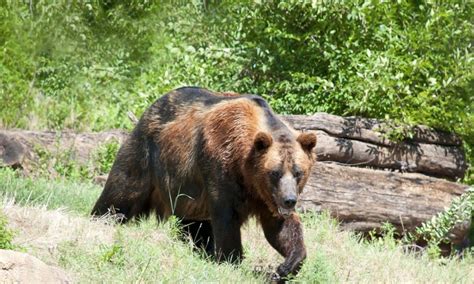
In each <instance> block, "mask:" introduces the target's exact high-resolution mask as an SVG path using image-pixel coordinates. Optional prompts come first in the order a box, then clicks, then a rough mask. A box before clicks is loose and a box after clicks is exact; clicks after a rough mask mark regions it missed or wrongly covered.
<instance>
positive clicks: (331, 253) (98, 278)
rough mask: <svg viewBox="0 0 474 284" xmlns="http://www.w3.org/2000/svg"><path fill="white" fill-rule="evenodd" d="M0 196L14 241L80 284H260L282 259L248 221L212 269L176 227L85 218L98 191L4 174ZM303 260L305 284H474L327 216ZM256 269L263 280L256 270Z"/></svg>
mask: <svg viewBox="0 0 474 284" xmlns="http://www.w3.org/2000/svg"><path fill="white" fill-rule="evenodd" d="M0 185H1V186H0V196H3V200H4V208H3V211H4V212H5V215H6V216H7V218H8V220H9V224H10V227H11V228H12V229H13V230H14V231H15V232H16V236H15V239H14V243H15V244H17V245H20V246H21V247H22V248H25V249H26V250H27V251H28V252H29V253H31V254H33V255H35V256H37V257H39V258H40V259H42V260H43V261H45V262H47V263H49V264H55V265H59V266H60V267H62V268H63V269H64V270H66V271H67V273H68V274H70V275H71V276H72V277H73V278H74V279H75V281H77V282H79V283H90V282H93V283H97V282H107V283H121V282H125V283H131V282H141V283H155V282H165V283H182V282H185V283H188V282H193V283H202V282H222V283H227V282H232V283H236V282H238V283H240V282H257V283H261V282H264V281H265V279H266V278H265V277H266V273H269V272H271V271H273V270H274V269H275V267H276V266H277V265H278V264H279V263H280V262H281V261H282V258H281V256H279V255H278V254H277V253H276V251H275V250H273V249H272V248H271V247H270V245H269V244H268V243H267V242H266V240H265V238H264V236H263V233H262V230H261V229H260V228H259V227H258V225H257V224H256V223H255V221H253V220H251V221H250V222H249V223H248V224H247V225H246V226H245V227H244V229H243V230H242V233H243V245H244V251H245V256H246V258H245V259H244V261H243V263H242V264H241V265H239V266H233V265H229V264H222V265H218V264H216V263H214V262H213V261H211V260H208V259H204V258H202V257H201V256H200V255H198V254H197V253H195V252H193V250H192V246H191V244H190V243H189V242H182V241H179V240H178V233H177V221H176V220H175V219H171V220H170V221H168V222H165V223H158V222H157V221H156V218H149V219H146V220H143V221H141V222H132V223H129V224H127V225H123V226H120V225H111V224H110V223H109V224H107V222H105V221H106V220H99V221H97V220H90V218H89V217H88V213H89V211H90V208H91V207H92V205H93V203H94V201H95V199H96V198H97V197H98V195H99V193H100V190H101V189H100V188H99V187H98V186H95V185H92V184H89V183H78V182H71V181H67V180H59V181H58V180H46V179H38V180H32V179H30V178H24V177H19V176H17V175H16V174H15V173H14V172H12V171H11V170H0ZM302 220H303V224H304V226H305V232H304V233H305V242H306V245H307V250H308V259H307V261H306V262H305V265H304V266H303V268H302V270H301V272H300V274H299V275H298V277H297V278H296V279H295V280H297V281H301V282H305V283H338V282H378V283H380V282H402V283H404V282H422V283H426V282H430V283H432V282H444V283H446V282H451V283H452V282H456V283H468V282H470V281H472V279H474V269H473V268H474V258H473V256H472V254H471V255H470V254H467V255H466V257H465V258H464V259H458V258H454V257H453V258H446V259H432V258H430V257H429V255H428V254H426V253H422V254H413V253H405V252H404V249H403V247H402V245H400V244H399V243H398V242H397V241H396V240H394V239H393V237H392V236H390V235H388V236H386V237H384V238H379V239H375V240H374V241H367V240H362V239H361V238H360V237H358V236H357V235H356V234H354V233H351V232H344V231H340V229H339V227H338V224H337V222H336V221H335V220H334V219H332V218H330V217H329V216H328V215H327V214H315V213H311V214H304V215H303V216H302ZM255 271H260V272H255Z"/></svg>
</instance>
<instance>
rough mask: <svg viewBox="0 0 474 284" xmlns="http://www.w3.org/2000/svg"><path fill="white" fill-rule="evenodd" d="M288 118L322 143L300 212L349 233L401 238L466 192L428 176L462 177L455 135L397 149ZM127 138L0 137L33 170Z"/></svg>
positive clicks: (18, 162)
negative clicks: (383, 229)
mask: <svg viewBox="0 0 474 284" xmlns="http://www.w3.org/2000/svg"><path fill="white" fill-rule="evenodd" d="M283 118H285V119H286V120H287V121H289V123H290V124H293V125H294V127H295V128H297V129H307V130H314V131H316V133H317V136H318V143H317V146H316V153H317V155H318V159H319V162H318V163H317V164H316V165H315V167H314V170H313V172H312V175H311V177H310V179H309V182H308V184H307V186H306V189H305V191H304V193H303V195H302V199H301V202H300V208H301V209H303V210H316V211H320V210H328V211H329V212H330V213H331V215H332V216H334V217H335V218H337V219H338V220H340V221H341V222H342V224H343V227H344V228H348V229H354V230H357V231H363V232H365V231H368V230H372V229H374V228H380V226H381V224H382V223H384V222H390V223H392V224H394V225H395V226H396V228H397V229H398V230H400V231H403V230H411V229H413V228H414V227H416V226H419V225H420V224H421V223H422V222H424V221H426V220H428V219H430V218H431V217H432V216H434V215H435V214H436V213H438V212H441V211H442V210H443V209H444V208H445V207H447V206H449V204H450V203H451V200H452V199H453V198H454V197H457V196H459V195H460V194H462V193H463V192H464V191H465V190H466V188H467V187H466V186H464V185H461V184H457V183H453V182H449V181H446V180H443V179H439V178H433V177H429V176H427V175H431V176H437V177H446V178H450V179H454V178H457V177H461V176H463V174H464V172H465V170H466V167H467V166H466V161H465V159H464V153H463V151H462V148H461V147H460V144H461V143H460V140H459V138H458V137H457V136H455V135H453V134H449V133H444V132H437V131H433V130H430V129H428V128H426V127H424V126H419V127H415V129H414V133H415V135H414V138H413V139H412V140H410V141H404V142H403V143H398V144H397V143H393V142H391V141H389V140H388V139H386V138H385V137H384V136H383V135H382V134H381V132H379V130H380V131H382V130H383V131H387V130H386V127H387V126H386V125H384V124H383V122H380V121H377V120H373V119H362V118H342V117H338V116H334V115H328V114H322V113H319V114H316V115H314V116H284V117H283ZM127 135H128V134H127V133H126V132H123V131H108V132H101V133H73V132H67V131H66V132H51V131H46V132H41V131H23V130H3V131H1V130H0V160H3V164H4V165H8V166H12V165H15V166H17V167H22V168H23V169H25V170H26V171H27V172H28V171H34V170H35V165H36V162H37V160H38V155H37V150H36V148H38V147H39V148H43V149H46V150H47V151H50V152H51V153H53V154H54V153H60V152H64V151H72V152H73V153H74V158H75V159H76V160H77V161H78V162H79V163H85V162H87V161H88V160H89V159H91V154H92V153H93V152H94V150H95V149H97V147H98V146H99V145H101V144H102V143H105V142H107V141H110V140H111V139H115V140H117V141H118V142H119V143H122V142H123V141H124V140H125V139H126V137H127ZM328 161H333V162H335V163H331V162H328ZM1 164H2V163H0V165H1ZM355 166H357V167H355ZM361 167H370V169H368V168H361ZM374 168H375V169H374ZM376 169H391V170H392V171H388V170H384V171H383V170H376ZM393 170H397V171H393ZM405 172H419V173H423V174H418V173H405ZM464 234H465V230H463V229H461V230H457V231H456V233H455V236H454V239H455V240H456V241H457V240H459V239H461V238H462V237H463V236H464Z"/></svg>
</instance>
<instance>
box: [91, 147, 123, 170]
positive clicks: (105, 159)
mask: <svg viewBox="0 0 474 284" xmlns="http://www.w3.org/2000/svg"><path fill="white" fill-rule="evenodd" d="M119 148H120V144H119V142H118V141H117V140H115V139H114V140H112V141H109V142H107V143H104V144H102V145H101V146H100V147H99V148H98V149H97V152H96V158H95V164H96V169H97V172H98V173H99V174H107V173H109V172H110V170H111V169H112V165H113V164H114V161H115V157H116V156H117V152H118V150H119Z"/></svg>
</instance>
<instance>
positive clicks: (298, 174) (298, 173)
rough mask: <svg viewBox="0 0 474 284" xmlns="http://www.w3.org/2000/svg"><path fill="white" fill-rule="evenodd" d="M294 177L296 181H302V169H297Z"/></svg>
mask: <svg viewBox="0 0 474 284" xmlns="http://www.w3.org/2000/svg"><path fill="white" fill-rule="evenodd" d="M293 176H294V177H295V178H296V179H298V180H299V179H301V177H302V176H303V171H302V170H300V169H297V170H295V172H294V173H293Z"/></svg>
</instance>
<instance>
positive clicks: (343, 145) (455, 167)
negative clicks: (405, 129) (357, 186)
mask: <svg viewBox="0 0 474 284" xmlns="http://www.w3.org/2000/svg"><path fill="white" fill-rule="evenodd" d="M316 133H317V137H318V143H317V145H316V153H317V156H318V160H319V161H337V162H339V163H343V164H347V165H353V166H358V167H372V168H379V169H392V170H399V171H401V172H418V173H423V174H426V175H429V176H435V177H442V178H448V179H455V178H462V177H463V176H464V173H465V171H466V167H467V164H466V162H465V159H464V152H463V150H462V148H460V147H456V146H443V145H436V144H424V143H413V142H401V143H399V144H395V145H393V146H385V145H377V144H370V143H367V142H363V141H359V140H351V139H348V138H340V137H334V136H331V135H329V134H327V133H326V132H324V131H320V130H318V131H316Z"/></svg>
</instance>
